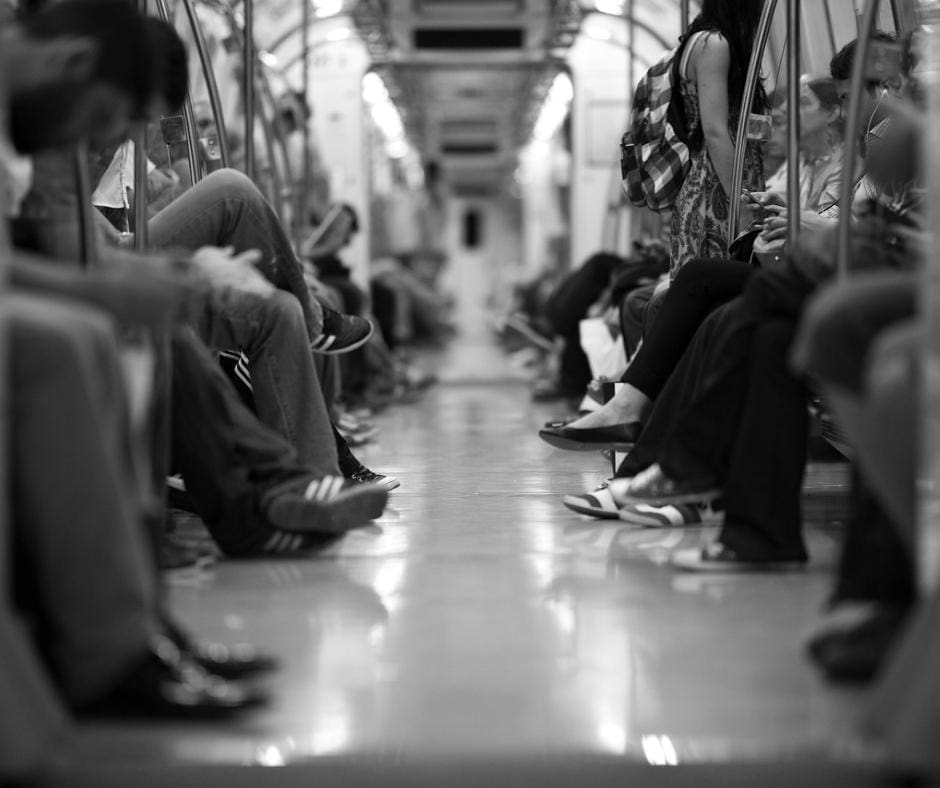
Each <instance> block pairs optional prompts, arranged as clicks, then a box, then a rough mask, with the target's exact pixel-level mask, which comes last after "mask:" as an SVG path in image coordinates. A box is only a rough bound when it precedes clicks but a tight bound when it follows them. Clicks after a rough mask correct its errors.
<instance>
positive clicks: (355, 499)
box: [267, 476, 388, 534]
mask: <svg viewBox="0 0 940 788" xmlns="http://www.w3.org/2000/svg"><path fill="white" fill-rule="evenodd" d="M387 500H388V490H387V489H385V488H383V487H380V486H378V485H375V484H358V483H357V482H353V481H347V480H346V479H344V478H343V477H341V476H324V477H323V478H322V479H315V480H313V481H311V482H310V483H309V484H308V485H307V486H306V487H305V488H304V489H302V490H300V491H285V492H282V493H280V494H279V495H277V496H275V497H274V498H273V500H272V501H271V503H270V504H269V505H268V508H267V517H268V521H269V522H270V523H271V525H273V526H275V527H276V528H278V529H280V530H282V531H287V532H292V533H294V534H305V533H320V534H341V533H345V532H346V531H349V530H351V529H353V528H357V527H359V526H363V525H367V524H368V521H369V520H374V519H376V518H377V517H381V516H382V512H383V511H384V510H385V503H386V501H387Z"/></svg>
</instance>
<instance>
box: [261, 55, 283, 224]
mask: <svg viewBox="0 0 940 788" xmlns="http://www.w3.org/2000/svg"><path fill="white" fill-rule="evenodd" d="M255 68H256V74H257V77H258V78H257V81H256V87H257V88H258V89H259V92H260V94H261V96H262V97H263V98H264V100H265V101H266V102H267V103H268V105H269V106H271V107H272V108H273V110H274V112H275V114H276V113H277V105H276V103H275V101H274V94H273V93H272V92H271V86H270V85H269V84H268V81H267V77H266V76H265V74H264V70H263V69H262V68H261V66H260V64H259V63H255ZM258 118H260V120H261V129H262V131H263V132H264V148H265V152H266V153H267V156H268V171H269V177H270V183H271V190H270V192H269V193H268V195H267V196H268V201H269V202H270V203H271V206H272V207H273V208H274V210H275V212H276V213H277V215H278V217H280V218H281V220H282V221H283V219H284V216H283V213H284V212H283V210H281V198H282V196H283V184H282V182H281V171H280V169H279V168H278V161H277V155H276V153H275V151H274V141H275V138H276V135H277V120H276V119H275V120H273V121H272V120H271V119H270V118H269V117H268V116H267V114H266V113H265V112H264V109H263V108H262V109H261V111H260V112H258Z"/></svg>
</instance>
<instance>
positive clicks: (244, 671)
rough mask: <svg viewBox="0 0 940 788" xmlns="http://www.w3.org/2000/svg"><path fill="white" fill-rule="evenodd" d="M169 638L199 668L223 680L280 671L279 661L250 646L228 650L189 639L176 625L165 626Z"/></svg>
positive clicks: (227, 647)
mask: <svg viewBox="0 0 940 788" xmlns="http://www.w3.org/2000/svg"><path fill="white" fill-rule="evenodd" d="M165 627H166V633H167V637H168V638H169V639H170V640H171V641H173V644H174V645H175V646H176V647H177V648H178V649H179V650H180V651H181V652H183V653H184V654H186V655H187V656H189V657H190V658H191V659H193V660H194V661H195V662H196V663H198V664H199V666H200V667H201V668H202V669H203V670H206V671H208V672H209V673H214V674H215V675H216V676H219V677H221V678H223V679H242V678H245V677H246V676H252V675H255V674H257V673H267V672H269V671H272V670H274V669H276V668H277V667H278V662H277V659H276V658H275V657H273V656H271V655H270V654H264V653H262V652H260V651H258V650H257V649H256V648H255V647H254V646H252V645H251V644H250V643H236V644H235V645H232V646H227V645H225V644H224V643H214V642H212V641H207V640H197V639H195V638H192V637H190V636H189V635H187V634H186V633H185V632H184V631H183V630H182V629H181V628H180V627H179V626H177V625H176V624H175V623H173V622H169V621H168V622H166V623H165Z"/></svg>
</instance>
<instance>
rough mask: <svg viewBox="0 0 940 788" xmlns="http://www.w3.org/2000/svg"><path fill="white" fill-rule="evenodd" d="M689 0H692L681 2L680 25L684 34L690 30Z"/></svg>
mask: <svg viewBox="0 0 940 788" xmlns="http://www.w3.org/2000/svg"><path fill="white" fill-rule="evenodd" d="M689 2H690V0H682V2H681V3H680V4H679V25H680V27H681V28H682V35H685V34H686V33H687V32H688V30H689V15H690V14H689Z"/></svg>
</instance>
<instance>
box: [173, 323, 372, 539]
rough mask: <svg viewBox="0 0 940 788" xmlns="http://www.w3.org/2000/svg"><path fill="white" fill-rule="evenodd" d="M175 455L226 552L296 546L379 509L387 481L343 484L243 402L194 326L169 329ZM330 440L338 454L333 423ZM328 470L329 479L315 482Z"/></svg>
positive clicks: (333, 532)
mask: <svg viewBox="0 0 940 788" xmlns="http://www.w3.org/2000/svg"><path fill="white" fill-rule="evenodd" d="M173 403H174V404H173V426H172V438H173V456H174V459H175V462H176V467H177V469H178V470H179V471H180V472H181V473H182V475H183V478H184V480H185V482H186V489H187V492H188V493H189V495H190V496H191V497H192V499H193V502H194V504H195V508H196V511H197V513H198V514H199V515H200V517H202V519H203V520H204V521H205V523H206V525H207V527H208V528H209V530H210V532H211V533H212V536H213V538H214V539H215V540H216V541H217V542H218V544H219V546H220V547H221V548H222V550H223V551H224V552H225V553H227V554H229V555H259V554H263V553H290V552H296V551H298V550H305V549H308V548H310V547H313V546H317V545H320V544H323V543H324V540H326V539H327V538H329V536H331V535H336V534H339V533H343V532H344V531H346V530H348V529H349V528H351V527H354V526H357V525H362V524H364V523H365V522H366V521H368V520H370V519H374V518H375V517H378V516H379V515H380V514H381V513H382V509H383V508H384V505H385V501H386V499H387V496H388V493H387V490H385V489H382V488H380V487H378V486H376V485H355V486H354V487H353V488H351V489H343V486H342V484H343V483H342V480H341V479H340V478H338V477H339V473H338V470H337V471H335V472H334V473H333V475H332V476H330V475H324V474H323V473H321V472H319V471H317V470H313V469H311V468H310V467H308V466H306V465H305V464H303V463H301V462H300V461H299V460H298V458H297V454H296V452H295V451H294V449H293V447H292V446H291V445H290V443H288V442H287V441H286V440H285V439H284V438H283V437H281V436H280V435H278V434H277V433H275V432H274V431H272V430H270V429H268V428H266V427H265V425H263V424H262V423H261V422H259V421H258V419H257V418H256V417H255V416H254V414H253V413H251V411H249V410H248V408H247V407H245V405H244V404H243V403H242V402H241V400H240V399H239V397H238V394H237V393H236V392H235V390H234V389H233V388H232V386H231V384H230V383H229V381H228V379H227V378H226V377H225V375H224V373H223V372H222V370H221V368H220V367H219V365H218V364H217V363H215V360H214V358H213V357H212V354H211V353H210V352H209V351H208V350H207V349H206V348H205V347H204V346H203V345H202V343H201V342H200V341H199V339H198V338H197V337H196V335H195V334H194V333H193V332H192V330H191V329H188V328H185V329H181V330H180V331H178V332H176V334H175V335H174V337H173ZM327 430H328V432H327V440H328V441H329V448H330V450H331V452H332V455H333V456H334V457H335V456H336V442H335V439H334V436H333V431H332V426H331V425H330V423H329V421H327ZM324 479H326V481H327V483H325V484H323V485H320V484H319V483H320V482H321V481H323V480H324Z"/></svg>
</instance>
